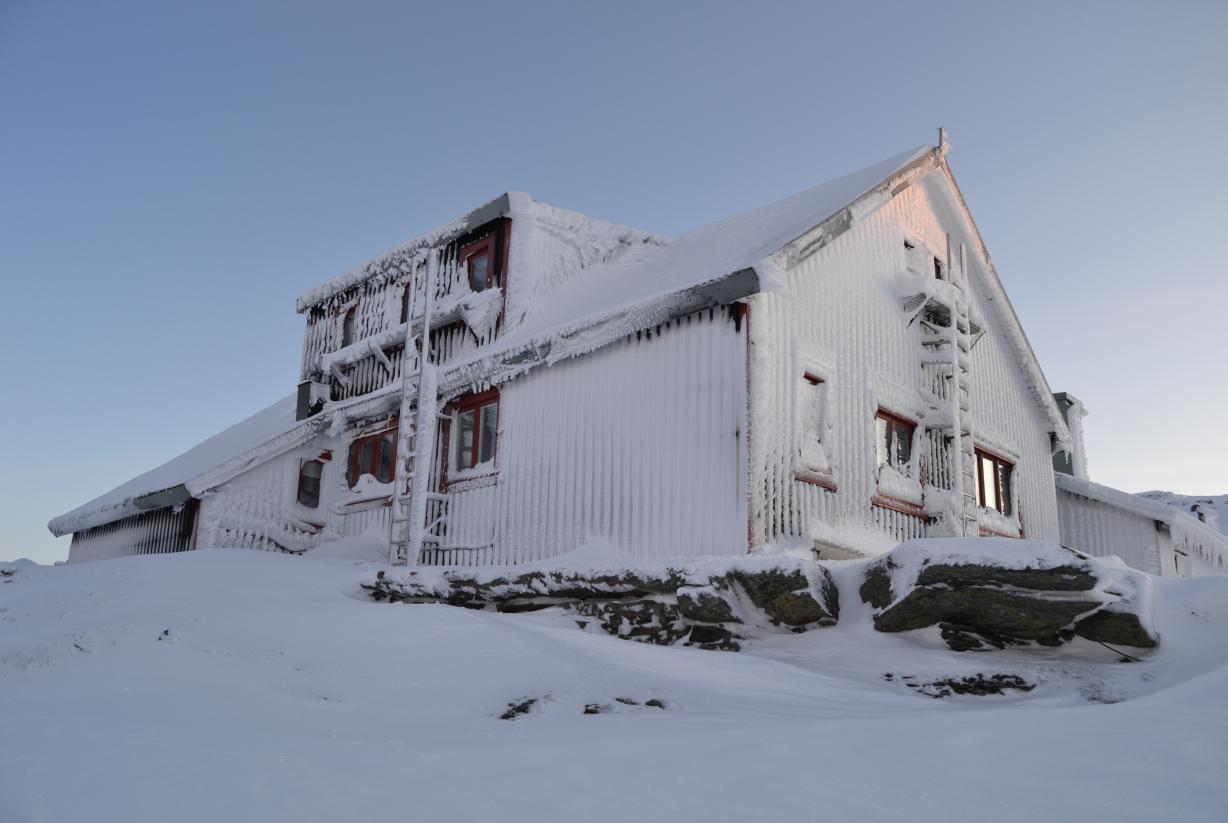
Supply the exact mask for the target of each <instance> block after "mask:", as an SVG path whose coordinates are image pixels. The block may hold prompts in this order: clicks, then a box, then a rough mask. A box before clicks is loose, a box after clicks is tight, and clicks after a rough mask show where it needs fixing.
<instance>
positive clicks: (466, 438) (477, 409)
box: [455, 389, 499, 471]
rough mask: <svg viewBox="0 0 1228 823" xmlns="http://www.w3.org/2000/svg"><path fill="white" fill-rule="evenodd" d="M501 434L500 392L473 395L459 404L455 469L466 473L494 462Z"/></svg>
mask: <svg viewBox="0 0 1228 823" xmlns="http://www.w3.org/2000/svg"><path fill="white" fill-rule="evenodd" d="M498 431H499V392H498V390H495V389H492V390H491V391H488V392H482V393H481V394H471V395H468V396H466V397H462V398H461V399H460V400H459V401H457V406H456V460H455V468H456V470H457V471H464V470H465V469H471V468H473V467H474V466H477V465H479V464H481V463H489V462H490V461H492V460H494V457H495V441H496V440H497V438H498Z"/></svg>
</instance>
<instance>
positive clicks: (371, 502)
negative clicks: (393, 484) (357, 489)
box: [333, 494, 392, 514]
mask: <svg viewBox="0 0 1228 823" xmlns="http://www.w3.org/2000/svg"><path fill="white" fill-rule="evenodd" d="M391 505H392V495H391V494H387V495H384V496H383V497H370V498H367V499H366V500H355V501H354V502H353V503H338V504H337V505H336V506H334V507H333V511H334V512H336V513H337V514H354V513H355V512H365V511H370V510H371V509H378V508H381V507H385V508H386V507H388V506H391Z"/></svg>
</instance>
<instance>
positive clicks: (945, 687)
mask: <svg viewBox="0 0 1228 823" xmlns="http://www.w3.org/2000/svg"><path fill="white" fill-rule="evenodd" d="M905 685H907V686H908V687H909V688H911V689H916V690H918V691H919V692H921V693H922V694H928V695H929V696H930V697H950V696H951V695H952V694H970V695H977V696H985V695H990V694H1005V693H1006V691H1007V690H1008V689H1013V690H1015V691H1021V692H1030V691H1032V689H1034V688H1036V684H1035V683H1029V682H1027V681H1026V680H1024V679H1023V678H1022V677H1020V676H1019V675H1017V674H991V675H985V674H974V675H970V676H968V677H960V678H955V677H945V678H942V679H940V680H934V681H932V682H930V683H906V684H905Z"/></svg>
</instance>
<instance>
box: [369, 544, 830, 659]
mask: <svg viewBox="0 0 1228 823" xmlns="http://www.w3.org/2000/svg"><path fill="white" fill-rule="evenodd" d="M362 588H363V589H365V590H366V591H367V593H368V594H369V595H370V596H371V597H372V598H374V599H375V600H378V601H387V602H390V603H447V604H450V605H453V606H461V607H464V608H473V609H493V610H496V611H500V612H526V611H537V610H541V609H560V610H563V611H566V612H569V613H571V614H573V615H574V617H575V620H576V623H577V624H578V625H579V626H580V627H581V628H584V629H599V630H601V631H604V632H606V633H608V634H611V635H613V636H615V637H620V638H624V639H627V640H636V641H640V642H644V643H656V644H661V645H672V644H681V645H689V646H697V647H699V648H703V649H721V650H728V651H737V650H738V649H740V648H741V643H740V641H741V640H744V639H745V635H746V634H747V633H748V632H749V631H751V630H762V629H767V628H769V627H771V626H779V627H784V628H788V629H789V630H791V631H795V632H796V631H806V630H808V629H812V628H818V627H821V626H831V625H834V624H835V623H836V620H837V619H838V617H839V613H840V609H839V594H838V592H837V589H836V586H835V583H834V582H833V581H832V578H831V574H830V573H829V572H828V571H827V569H826V568H824V567H823V566H820V565H819V564H817V563H812V562H805V561H797V560H784V561H782V563H781V564H777V565H773V564H772V563H764V562H753V563H734V564H730V565H729V566H727V567H726V568H722V569H720V570H719V571H716V572H709V573H704V572H701V571H698V570H695V569H687V568H666V569H664V570H662V571H660V572H658V573H650V572H646V571H643V570H634V569H628V570H626V571H617V572H611V571H599V572H584V571H574V570H554V569H550V570H532V571H528V572H525V573H523V574H520V575H515V576H492V577H489V578H483V577H481V576H479V575H474V574H472V573H463V572H450V571H444V572H435V573H423V574H419V573H417V572H409V573H408V574H407V575H405V576H404V577H403V578H400V579H395V580H394V579H393V578H391V577H389V576H388V575H386V574H384V573H383V572H380V573H378V574H377V575H376V578H375V580H373V581H372V582H370V583H368V584H364V585H363V586H362Z"/></svg>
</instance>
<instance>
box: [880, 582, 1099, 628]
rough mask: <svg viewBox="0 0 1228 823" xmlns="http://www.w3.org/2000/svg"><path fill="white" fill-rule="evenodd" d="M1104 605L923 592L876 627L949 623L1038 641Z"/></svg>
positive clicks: (972, 591) (990, 593) (966, 591)
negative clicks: (1039, 638)
mask: <svg viewBox="0 0 1228 823" xmlns="http://www.w3.org/2000/svg"><path fill="white" fill-rule="evenodd" d="M1099 605H1100V603H1099V602H1098V601H1094V600H1054V599H1049V598H1043V597H1030V596H1026V595H1021V594H1017V593H1014V592H1007V591H1000V590H997V589H985V588H971V587H969V588H959V589H947V588H929V587H920V588H915V589H913V590H912V591H910V592H909V593H908V594H907V595H905V596H904V597H903V598H902V599H900V600H899V601H897V602H896V603H895V604H894V605H892V606H891V607H890V608H888V609H887V610H886V611H883V612H880V613H879V614H876V615H874V628H876V629H878V630H879V631H883V632H903V631H910V630H912V629H923V628H925V627H926V626H933V625H935V624H936V623H944V622H945V623H955V624H958V625H961V626H967V627H970V628H973V629H975V630H977V631H978V632H991V633H993V634H1000V635H1006V636H1008V637H1014V638H1020V639H1024V640H1034V639H1036V638H1038V637H1048V636H1050V635H1054V634H1057V632H1058V631H1059V630H1061V629H1063V628H1065V627H1066V626H1068V625H1070V623H1072V622H1073V621H1074V619H1075V618H1076V617H1078V616H1079V615H1081V614H1084V613H1086V612H1089V611H1091V610H1093V609H1095V608H1096V607H1098V606H1099Z"/></svg>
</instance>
